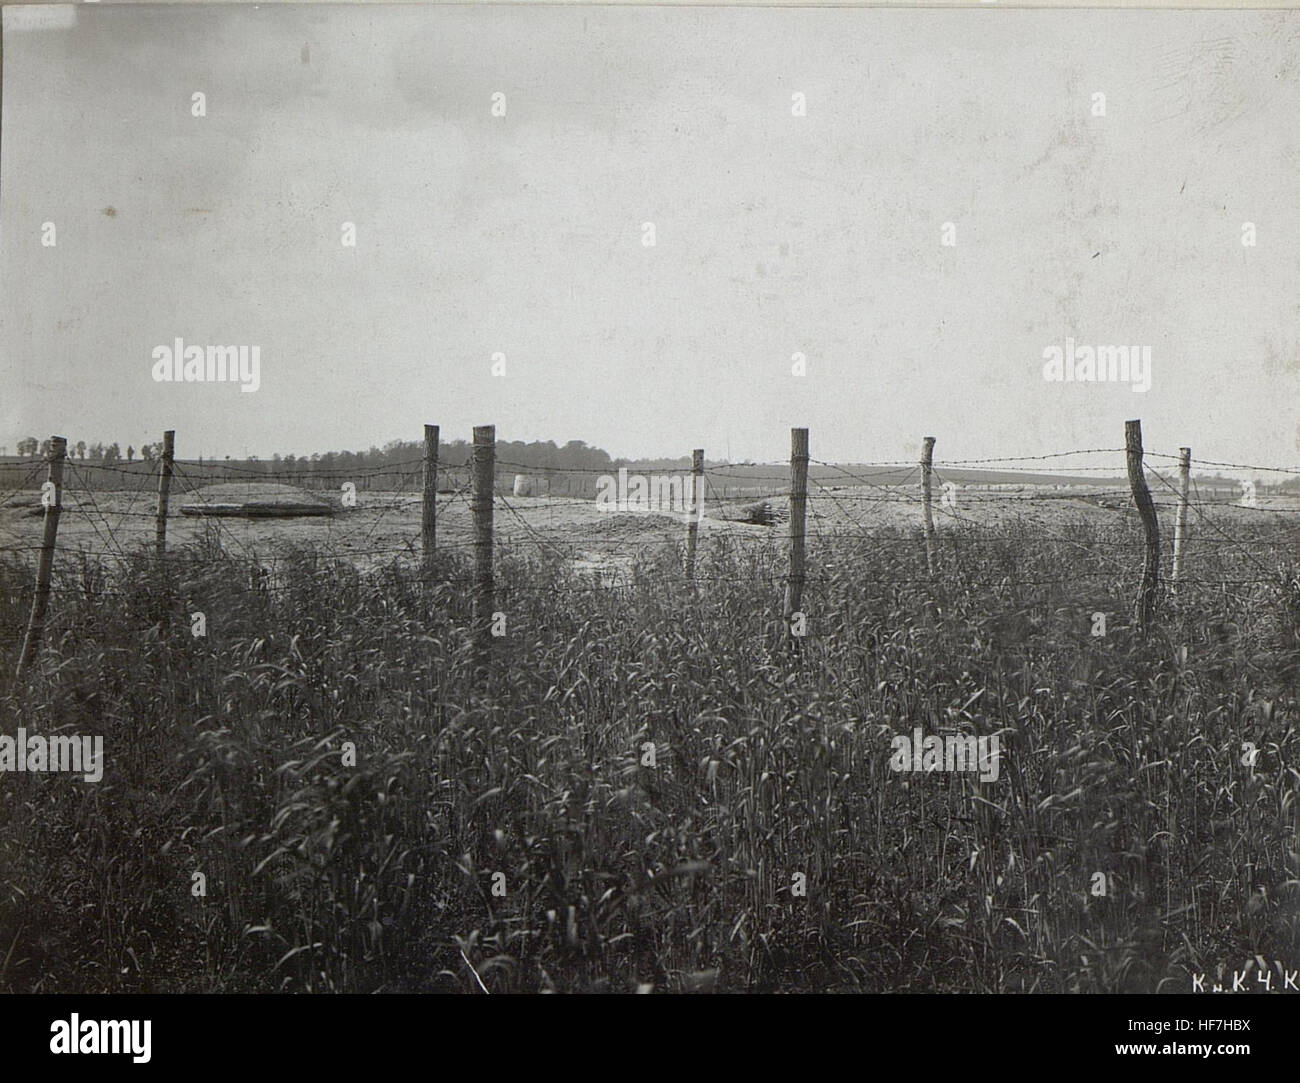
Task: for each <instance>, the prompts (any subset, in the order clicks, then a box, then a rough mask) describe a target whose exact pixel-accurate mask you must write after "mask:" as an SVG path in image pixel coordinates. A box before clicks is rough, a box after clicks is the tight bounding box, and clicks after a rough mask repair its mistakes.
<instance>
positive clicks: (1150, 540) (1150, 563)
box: [1124, 420, 1160, 635]
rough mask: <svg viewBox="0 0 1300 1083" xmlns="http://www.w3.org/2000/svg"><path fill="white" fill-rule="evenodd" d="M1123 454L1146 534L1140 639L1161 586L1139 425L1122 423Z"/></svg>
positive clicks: (1157, 532) (1139, 602)
mask: <svg viewBox="0 0 1300 1083" xmlns="http://www.w3.org/2000/svg"><path fill="white" fill-rule="evenodd" d="M1124 450H1125V452H1126V458H1127V461H1128V483H1129V487H1130V488H1131V489H1132V490H1133V503H1134V504H1136V505H1137V510H1138V514H1139V515H1140V516H1141V517H1142V528H1143V530H1144V531H1146V542H1147V544H1146V556H1145V558H1144V559H1143V561H1142V588H1141V590H1140V592H1139V593H1138V598H1137V604H1136V611H1137V622H1138V629H1139V630H1140V631H1141V632H1142V634H1143V635H1145V634H1146V632H1147V630H1148V629H1149V628H1150V626H1151V622H1152V620H1153V619H1154V618H1155V613H1156V590H1157V589H1158V588H1159V585H1160V524H1159V522H1158V521H1157V520H1156V508H1155V504H1153V503H1152V501H1151V490H1150V489H1148V488H1147V479H1146V475H1145V474H1143V472H1142V422H1141V420H1137V421H1126V422H1125V423H1124Z"/></svg>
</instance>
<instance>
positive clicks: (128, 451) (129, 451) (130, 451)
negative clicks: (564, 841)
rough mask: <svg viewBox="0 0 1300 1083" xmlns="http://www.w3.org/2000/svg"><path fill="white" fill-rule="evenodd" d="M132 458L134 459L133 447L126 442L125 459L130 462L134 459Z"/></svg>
mask: <svg viewBox="0 0 1300 1083" xmlns="http://www.w3.org/2000/svg"><path fill="white" fill-rule="evenodd" d="M134 459H135V448H133V447H132V446H131V445H130V444H127V445H126V461H127V462H132V461H134Z"/></svg>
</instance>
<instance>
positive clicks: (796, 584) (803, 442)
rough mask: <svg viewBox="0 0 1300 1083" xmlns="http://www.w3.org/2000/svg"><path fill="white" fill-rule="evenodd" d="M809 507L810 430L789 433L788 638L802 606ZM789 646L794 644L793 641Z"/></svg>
mask: <svg viewBox="0 0 1300 1083" xmlns="http://www.w3.org/2000/svg"><path fill="white" fill-rule="evenodd" d="M807 507H808V430H807V429H791V430H790V578H789V579H788V580H786V584H785V606H784V608H783V609H782V616H783V618H784V620H785V635H786V637H787V639H789V637H790V635H791V634H792V633H791V624H792V622H793V621H794V620H795V619H796V618H795V614H796V613H799V612H800V607H801V606H802V604H803V586H804V578H805V571H804V557H805V547H804V516H805V513H806V511H807ZM790 642H792V643H793V642H794V641H793V640H790Z"/></svg>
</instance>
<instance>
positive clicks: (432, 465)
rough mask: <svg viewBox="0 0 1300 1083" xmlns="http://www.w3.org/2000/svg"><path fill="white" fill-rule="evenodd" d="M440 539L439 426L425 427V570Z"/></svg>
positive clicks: (422, 520)
mask: <svg viewBox="0 0 1300 1083" xmlns="http://www.w3.org/2000/svg"><path fill="white" fill-rule="evenodd" d="M437 540H438V426H437V425H426V426H425V427H424V503H423V506H422V510H421V514H420V549H421V552H422V553H423V555H424V570H425V571H428V570H429V568H430V567H431V566H432V565H433V553H434V549H435V546H436V544H437Z"/></svg>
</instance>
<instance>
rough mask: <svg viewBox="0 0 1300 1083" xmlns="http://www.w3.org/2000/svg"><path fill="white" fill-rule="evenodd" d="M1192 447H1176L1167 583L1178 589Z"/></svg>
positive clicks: (1184, 541) (1189, 485)
mask: <svg viewBox="0 0 1300 1083" xmlns="http://www.w3.org/2000/svg"><path fill="white" fill-rule="evenodd" d="M1191 473H1192V449H1191V448H1189V447H1180V448H1179V449H1178V515H1177V516H1176V517H1175V519H1174V565H1173V568H1172V569H1171V570H1170V572H1169V585H1170V588H1171V589H1172V590H1174V591H1177V590H1178V573H1179V572H1180V571H1181V570H1182V566H1183V546H1184V545H1186V544H1187V492H1188V490H1189V489H1190V488H1191Z"/></svg>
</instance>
